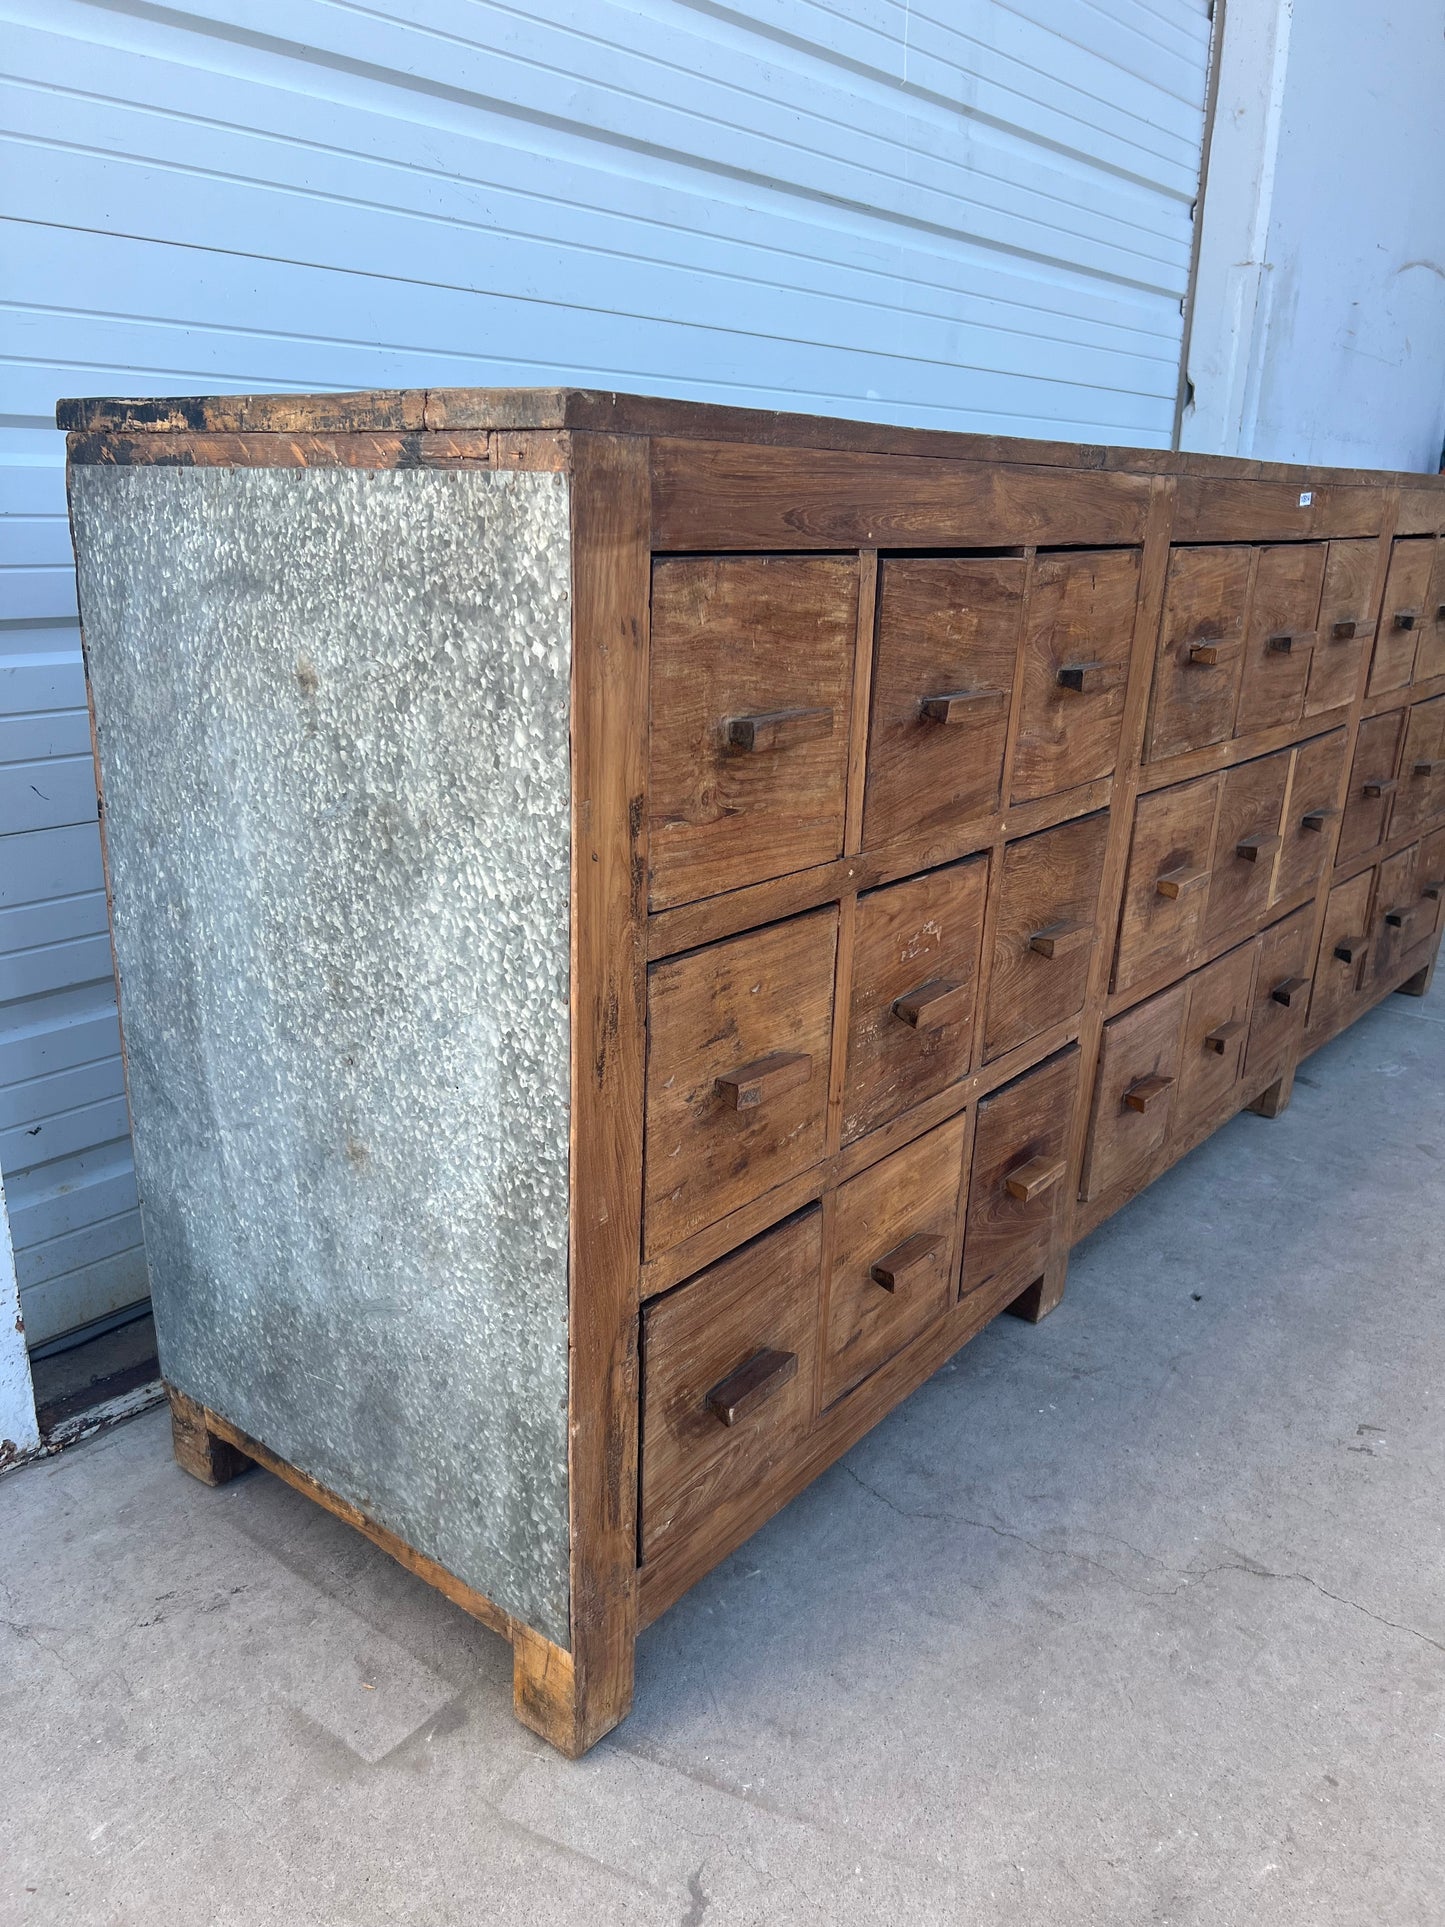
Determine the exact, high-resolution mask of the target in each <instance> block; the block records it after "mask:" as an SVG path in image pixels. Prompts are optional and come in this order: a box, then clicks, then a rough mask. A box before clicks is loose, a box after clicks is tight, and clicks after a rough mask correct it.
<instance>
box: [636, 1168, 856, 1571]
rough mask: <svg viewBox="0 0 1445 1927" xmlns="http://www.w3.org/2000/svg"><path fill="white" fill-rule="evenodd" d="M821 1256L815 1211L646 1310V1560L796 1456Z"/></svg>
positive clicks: (809, 1381) (808, 1401) (811, 1372)
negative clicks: (679, 1534)
mask: <svg viewBox="0 0 1445 1927" xmlns="http://www.w3.org/2000/svg"><path fill="white" fill-rule="evenodd" d="M822 1248H823V1239H822V1217H821V1213H820V1212H819V1211H818V1209H817V1207H816V1206H814V1207H813V1209H812V1210H810V1211H806V1212H804V1213H803V1214H802V1215H801V1216H800V1217H797V1218H794V1219H792V1220H790V1221H789V1222H788V1223H787V1224H784V1225H780V1226H779V1227H778V1229H777V1230H775V1231H770V1232H768V1233H767V1234H766V1236H764V1237H762V1238H756V1239H754V1241H753V1242H752V1243H751V1244H749V1245H744V1246H743V1248H742V1250H741V1251H735V1252H733V1253H732V1254H731V1255H730V1256H729V1257H726V1258H724V1259H723V1260H722V1261H721V1262H720V1263H719V1264H715V1265H713V1266H712V1267H711V1268H710V1269H709V1270H707V1271H704V1272H702V1273H701V1274H700V1275H699V1276H698V1277H696V1278H694V1279H692V1280H691V1281H690V1282H689V1283H687V1284H685V1285H679V1286H678V1288H677V1290H676V1291H673V1292H669V1293H668V1295H667V1296H666V1297H665V1298H659V1299H657V1300H656V1301H655V1302H654V1303H653V1304H651V1305H648V1306H647V1307H646V1308H645V1310H644V1311H643V1314H642V1449H641V1461H642V1473H641V1486H642V1491H641V1510H642V1518H641V1544H642V1557H643V1560H644V1562H645V1561H646V1560H647V1559H648V1558H650V1557H651V1556H652V1555H653V1554H654V1553H655V1552H656V1551H657V1550H658V1548H659V1547H660V1546H661V1545H662V1544H664V1543H665V1542H666V1541H667V1540H668V1539H669V1538H671V1537H673V1536H674V1535H676V1534H678V1533H682V1532H685V1531H688V1530H689V1529H691V1528H694V1527H697V1526H699V1525H702V1524H704V1523H705V1522H706V1521H707V1520H708V1519H709V1518H710V1517H711V1516H712V1515H713V1514H715V1513H716V1512H717V1511H718V1510H719V1509H720V1508H721V1507H724V1506H725V1505H727V1503H728V1502H729V1501H730V1500H734V1499H737V1500H742V1499H744V1498H745V1497H746V1496H747V1495H748V1494H750V1493H752V1492H754V1491H755V1490H756V1489H757V1487H758V1486H759V1485H760V1484H762V1483H763V1482H764V1481H765V1480H766V1479H767V1478H768V1475H769V1474H770V1473H771V1471H772V1470H773V1468H774V1467H775V1466H777V1465H778V1464H780V1463H782V1462H783V1461H785V1460H786V1459H787V1458H788V1457H789V1456H790V1455H791V1454H792V1453H794V1452H796V1451H797V1450H798V1449H799V1447H800V1445H801V1443H802V1440H803V1438H804V1436H805V1435H806V1433H807V1431H808V1428H809V1425H810V1424H811V1422H812V1413H813V1381H814V1377H815V1375H816V1370H817V1342H818V1341H817V1331H818V1294H819V1285H820V1276H819V1273H820V1264H821V1258H822Z"/></svg>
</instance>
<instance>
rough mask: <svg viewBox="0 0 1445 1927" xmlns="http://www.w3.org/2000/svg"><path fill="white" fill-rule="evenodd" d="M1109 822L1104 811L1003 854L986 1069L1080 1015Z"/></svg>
mask: <svg viewBox="0 0 1445 1927" xmlns="http://www.w3.org/2000/svg"><path fill="white" fill-rule="evenodd" d="M1108 829H1109V819H1108V815H1107V813H1106V812H1104V811H1100V812H1098V813H1097V814H1096V815H1094V816H1085V817H1081V818H1079V819H1078V820H1077V821H1076V822H1073V823H1060V824H1059V825H1058V826H1057V828H1055V829H1052V830H1043V831H1040V833H1039V834H1038V835H1037V836H1026V837H1022V838H1020V839H1019V841H1018V842H1016V843H1008V844H1005V846H1004V853H1003V865H1002V869H1001V872H1000V875H999V880H998V907H997V910H996V913H995V921H994V938H993V959H992V964H991V968H990V974H989V986H988V1011H987V1015H986V1018H985V1021H984V1053H983V1054H984V1058H985V1060H988V1061H991V1060H992V1059H993V1058H995V1057H1002V1055H1003V1054H1004V1052H1005V1051H1009V1050H1013V1049H1014V1048H1015V1047H1016V1046H1017V1045H1019V1044H1023V1043H1026V1042H1027V1041H1028V1039H1029V1038H1030V1037H1035V1036H1037V1035H1038V1033H1039V1032H1040V1031H1042V1030H1047V1029H1048V1028H1049V1027H1050V1026H1051V1025H1053V1024H1061V1023H1063V1022H1065V1021H1066V1020H1067V1019H1068V1018H1070V1017H1073V1016H1074V1015H1075V1014H1076V1013H1077V1012H1078V1011H1079V1010H1081V1009H1082V1008H1083V1003H1084V992H1085V989H1086V988H1087V986H1088V981H1089V962H1090V959H1091V957H1092V956H1093V950H1094V944H1095V942H1096V940H1097V939H1098V938H1099V937H1100V936H1101V935H1102V932H1100V931H1099V930H1098V929H1097V923H1098V915H1099V885H1100V882H1101V880H1102V878H1103V874H1104V843H1105V839H1106V837H1107V835H1108Z"/></svg>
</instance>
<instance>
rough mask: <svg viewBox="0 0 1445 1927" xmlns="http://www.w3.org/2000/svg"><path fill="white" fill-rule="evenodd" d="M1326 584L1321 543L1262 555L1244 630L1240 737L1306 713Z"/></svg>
mask: <svg viewBox="0 0 1445 1927" xmlns="http://www.w3.org/2000/svg"><path fill="white" fill-rule="evenodd" d="M1324 579H1325V545H1324V544H1323V543H1322V542H1288V543H1281V544H1279V545H1277V546H1271V547H1269V548H1264V549H1261V550H1260V552H1259V560H1258V562H1257V564H1256V566H1255V571H1254V588H1253V591H1252V593H1251V595H1250V599H1249V621H1248V623H1247V625H1246V629H1245V640H1244V676H1243V681H1242V684H1241V687H1240V694H1239V711H1238V714H1237V716H1236V718H1235V726H1234V733H1235V735H1236V736H1246V735H1249V734H1250V733H1251V732H1253V731H1254V730H1257V729H1274V728H1276V727H1278V725H1279V724H1281V723H1292V722H1295V721H1296V720H1297V719H1298V717H1299V716H1300V714H1301V712H1302V711H1303V709H1304V701H1305V688H1306V685H1307V684H1308V682H1309V675H1310V664H1311V662H1312V661H1313V659H1314V651H1315V638H1316V629H1315V625H1316V623H1317V622H1318V620H1319V611H1320V591H1321V588H1322V587H1323V585H1324Z"/></svg>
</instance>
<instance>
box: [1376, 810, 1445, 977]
mask: <svg viewBox="0 0 1445 1927" xmlns="http://www.w3.org/2000/svg"><path fill="white" fill-rule="evenodd" d="M1419 868H1420V845H1419V844H1418V843H1411V844H1409V845H1408V846H1407V847H1406V848H1405V849H1403V850H1397V851H1396V852H1395V854H1394V856H1392V857H1387V858H1386V859H1385V861H1384V862H1383V863H1382V864H1381V865H1380V867H1379V869H1378V870H1376V872H1375V900H1374V905H1373V908H1372V911H1371V919H1370V954H1369V956H1368V957H1367V958H1366V959H1365V974H1364V982H1365V984H1366V985H1367V986H1373V985H1375V984H1383V983H1384V982H1385V980H1386V978H1387V977H1389V975H1390V973H1391V972H1392V971H1393V970H1394V969H1395V967H1396V965H1397V964H1398V963H1399V962H1400V961H1401V959H1402V958H1403V957H1404V956H1405V954H1406V953H1407V952H1408V951H1410V950H1413V949H1414V947H1415V945H1416V944H1417V943H1419V942H1420V941H1421V939H1422V938H1424V937H1428V936H1429V935H1430V934H1431V933H1432V932H1433V930H1434V928H1435V905H1434V903H1433V902H1432V901H1431V899H1430V898H1428V897H1425V896H1422V895H1421V892H1420V883H1419Z"/></svg>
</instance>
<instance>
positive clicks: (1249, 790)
mask: <svg viewBox="0 0 1445 1927" xmlns="http://www.w3.org/2000/svg"><path fill="white" fill-rule="evenodd" d="M1291 754H1292V752H1291V751H1290V750H1287V749H1282V750H1277V751H1276V752H1275V754H1274V755H1273V756H1260V757H1257V758H1256V759H1255V760H1254V762H1252V763H1236V764H1235V766H1234V768H1233V769H1227V770H1226V771H1225V772H1224V783H1223V788H1222V790H1221V792H1220V798H1219V820H1218V823H1217V825H1216V828H1215V832H1214V856H1213V861H1212V868H1211V875H1210V879H1209V903H1208V907H1207V909H1206V910H1205V914H1204V938H1205V942H1206V943H1215V942H1218V941H1219V940H1220V939H1221V938H1223V937H1228V936H1230V935H1238V936H1243V935H1244V934H1245V933H1246V932H1247V931H1249V930H1250V929H1251V928H1252V927H1253V926H1254V925H1255V924H1257V923H1258V922H1259V921H1260V919H1261V918H1262V917H1263V916H1264V915H1265V913H1266V912H1267V911H1268V909H1269V903H1270V897H1271V895H1272V892H1273V888H1274V874H1275V863H1276V860H1277V858H1278V856H1279V852H1280V849H1281V847H1282V844H1283V841H1284V839H1283V837H1282V835H1281V824H1282V822H1283V819H1284V802H1285V790H1286V787H1287V785H1288V782H1289V771H1290V756H1291Z"/></svg>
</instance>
